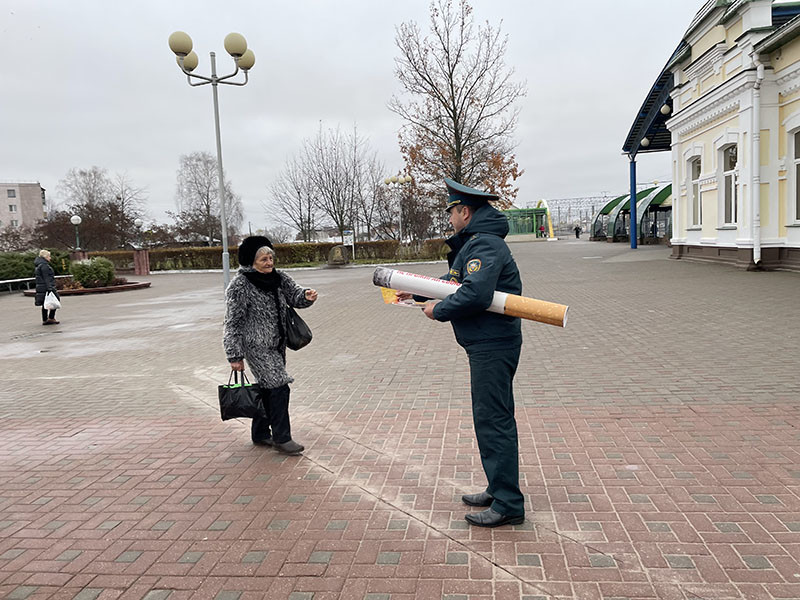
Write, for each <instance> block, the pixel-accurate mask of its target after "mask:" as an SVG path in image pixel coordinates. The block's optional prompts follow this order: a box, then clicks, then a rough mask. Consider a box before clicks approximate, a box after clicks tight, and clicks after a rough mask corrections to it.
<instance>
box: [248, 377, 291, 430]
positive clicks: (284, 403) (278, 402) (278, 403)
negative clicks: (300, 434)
mask: <svg viewBox="0 0 800 600" xmlns="http://www.w3.org/2000/svg"><path fill="white" fill-rule="evenodd" d="M261 403H262V404H263V405H264V412H265V413H267V416H266V418H263V417H256V418H255V419H253V423H252V425H251V427H250V434H251V436H252V438H253V441H254V442H263V441H264V440H266V439H268V438H269V437H272V441H273V442H275V443H276V444H283V443H285V442H288V441H289V440H290V439H292V428H291V424H290V423H289V386H288V385H282V386H281V387H279V388H265V387H262V388H261Z"/></svg>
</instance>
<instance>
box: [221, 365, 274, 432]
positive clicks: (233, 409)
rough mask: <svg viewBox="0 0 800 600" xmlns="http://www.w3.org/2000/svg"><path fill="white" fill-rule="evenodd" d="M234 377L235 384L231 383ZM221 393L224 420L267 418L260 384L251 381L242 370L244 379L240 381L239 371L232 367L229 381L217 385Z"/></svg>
mask: <svg viewBox="0 0 800 600" xmlns="http://www.w3.org/2000/svg"><path fill="white" fill-rule="evenodd" d="M231 378H233V384H231ZM217 394H218V395H219V412H220V416H221V417H222V420H223V421H227V420H228V419H236V418H245V419H252V418H253V417H262V418H266V416H267V413H266V411H265V410H264V405H263V404H262V403H261V390H260V388H259V387H258V384H253V383H250V381H248V379H247V375H245V374H244V371H242V380H241V382H239V372H238V371H234V370H232V369H231V376H230V377H228V383H227V384H225V385H220V386H217Z"/></svg>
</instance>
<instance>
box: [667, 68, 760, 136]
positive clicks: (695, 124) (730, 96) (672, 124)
mask: <svg viewBox="0 0 800 600" xmlns="http://www.w3.org/2000/svg"><path fill="white" fill-rule="evenodd" d="M755 81H756V72H755V69H750V70H747V71H742V72H740V73H737V74H736V75H735V76H734V78H733V79H731V80H729V81H726V82H725V83H723V84H722V85H721V86H720V87H719V88H718V89H717V90H714V91H713V92H711V93H709V94H706V95H705V96H703V97H702V98H700V99H699V100H696V101H694V102H693V103H692V104H690V105H689V106H687V107H686V108H685V109H684V110H682V111H680V112H679V113H677V114H676V115H675V116H674V117H673V118H672V119H670V120H669V121H667V127H668V128H669V130H670V131H671V132H672V133H674V134H677V135H679V136H684V135H686V134H687V133H691V132H692V131H695V130H697V129H700V128H701V127H703V126H704V125H707V124H708V123H711V122H712V121H716V120H717V119H719V118H720V117H722V116H724V115H726V114H728V113H730V112H733V111H735V110H737V109H738V108H739V102H740V98H739V96H740V94H741V93H742V92H744V91H745V90H746V89H748V88H750V87H752V86H753V85H754V84H755Z"/></svg>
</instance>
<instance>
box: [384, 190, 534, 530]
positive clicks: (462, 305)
mask: <svg viewBox="0 0 800 600" xmlns="http://www.w3.org/2000/svg"><path fill="white" fill-rule="evenodd" d="M444 182H445V185H446V186H447V191H448V194H449V201H448V203H447V211H448V213H450V223H451V224H452V225H453V229H454V230H455V235H453V236H452V237H451V238H449V239H448V240H447V244H448V245H449V246H450V248H451V251H450V253H449V254H448V255H447V262H448V264H449V266H450V271H449V272H448V273H447V275H445V276H443V277H442V278H441V279H448V280H451V281H457V282H458V283H460V284H461V287H459V288H458V290H457V291H456V292H455V293H454V294H451V295H449V296H448V297H447V298H445V299H444V300H441V301H438V302H428V303H426V304H425V306H424V308H423V311H424V312H425V315H426V316H427V317H428V318H430V319H435V320H436V321H450V322H451V324H452V326H453V331H454V332H455V336H456V341H457V342H458V343H459V344H460V345H461V346H462V347H463V348H464V349H465V350H466V351H467V357H468V358H469V370H470V380H471V391H472V419H473V423H474V426H475V434H476V436H477V438H478V448H479V450H480V455H481V462H482V463H483V470H484V472H485V473H486V479H487V481H488V486H487V488H486V490H485V491H483V492H479V493H477V494H467V495H464V496H462V498H461V499H462V500H463V502H464V503H465V504H468V505H469V506H481V507H488V508H486V510H483V511H481V512H475V513H470V514H467V515H466V516H465V519H466V520H467V521H468V522H469V523H470V524H472V525H477V526H478V527H497V526H499V525H517V524H519V523H522V522H523V521H524V520H525V502H524V498H523V496H522V492H521V491H520V489H519V450H518V444H517V422H516V420H515V418H514V393H513V389H512V382H513V379H514V374H515V373H516V370H517V364H518V363H519V355H520V348H521V346H522V334H521V331H520V320H519V319H518V318H516V317H509V316H506V315H501V314H497V313H493V312H487V311H486V309H487V308H488V307H489V305H490V304H491V302H492V297H493V295H494V292H495V290H499V291H501V292H507V293H510V294H518V295H521V294H522V282H521V280H520V276H519V270H518V269H517V264H516V263H515V262H514V257H513V256H511V251H510V250H509V249H508V246H507V245H506V243H505V241H504V239H503V238H505V237H506V235H507V234H508V220H507V219H506V217H505V216H504V215H503V214H502V213H501V212H500V211H498V210H497V209H495V208H494V207H493V206H491V205H490V204H489V200H496V199H497V196H495V195H494V194H489V193H486V192H481V191H479V190H476V189H473V188H469V187H467V186H464V185H461V184H459V183H456V182H455V181H452V180H450V179H445V180H444ZM397 295H398V298H400V299H407V298H410V297H411V296H412V295H411V294H410V293H408V292H398V294H397ZM417 299H418V300H422V299H423V298H419V297H417Z"/></svg>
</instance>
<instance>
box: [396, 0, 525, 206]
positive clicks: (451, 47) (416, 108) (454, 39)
mask: <svg viewBox="0 0 800 600" xmlns="http://www.w3.org/2000/svg"><path fill="white" fill-rule="evenodd" d="M430 29H431V31H430V34H429V35H426V36H423V34H422V33H421V32H420V29H419V27H418V26H417V25H416V23H414V22H409V23H403V24H402V25H400V26H399V27H398V28H397V33H396V37H395V42H396V44H397V47H398V49H399V50H400V56H399V57H398V58H397V59H395V63H396V70H395V73H396V75H397V77H398V79H399V80H400V83H401V84H402V85H403V87H404V88H405V90H406V92H407V93H408V94H409V95H410V96H411V98H409V99H407V100H401V99H400V98H398V97H396V96H395V97H393V98H392V99H391V101H390V102H389V108H390V110H392V111H393V112H395V113H397V114H398V115H400V116H401V117H402V118H403V119H404V120H405V121H406V125H405V126H404V127H403V129H402V130H401V132H400V148H401V152H402V153H403V156H404V158H405V161H406V165H407V168H408V170H409V171H410V173H411V175H412V176H413V177H414V180H415V183H416V184H417V187H419V188H423V190H422V191H423V193H424V194H426V195H428V196H429V197H431V198H433V197H434V196H438V197H439V198H440V201H441V202H443V200H444V196H443V194H441V193H439V194H436V193H435V192H434V191H433V189H432V188H433V187H435V188H436V189H437V190H439V191H441V181H442V178H444V177H449V178H451V179H454V180H455V181H458V182H460V183H463V184H465V185H470V186H479V187H484V188H487V189H489V190H491V191H493V192H495V193H497V194H499V195H500V196H501V199H502V200H504V202H503V203H501V204H510V202H511V200H513V198H514V197H515V196H516V193H517V189H516V188H514V187H513V180H515V179H516V178H517V177H518V176H520V175H521V171H520V170H519V168H518V166H517V163H516V160H515V158H514V156H513V154H512V150H513V148H514V142H513V140H512V135H513V132H514V128H515V126H516V123H517V116H518V112H519V109H518V108H516V107H515V102H516V101H517V100H518V99H519V98H520V97H521V96H524V95H525V93H526V89H525V84H524V83H515V82H514V81H513V80H512V76H513V74H514V70H513V69H512V68H509V67H507V66H506V65H505V62H504V57H505V53H506V46H507V42H508V37H507V36H503V35H501V33H500V28H499V27H497V28H493V27H492V26H491V25H489V24H488V23H486V24H485V25H484V26H483V27H478V28H477V30H476V28H475V26H474V23H473V16H472V7H471V6H470V5H469V3H468V2H467V0H433V2H432V3H431V9H430ZM441 202H440V203H441Z"/></svg>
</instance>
